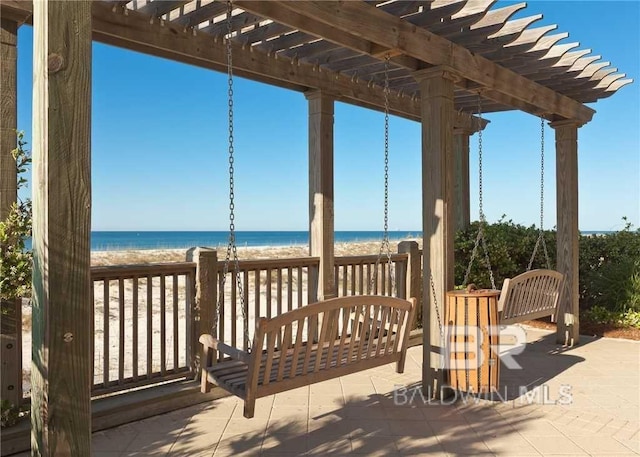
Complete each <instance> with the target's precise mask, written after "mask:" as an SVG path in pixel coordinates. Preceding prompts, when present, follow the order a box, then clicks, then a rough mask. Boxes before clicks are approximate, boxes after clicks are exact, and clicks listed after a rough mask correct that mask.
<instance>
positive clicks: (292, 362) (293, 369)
mask: <svg viewBox="0 0 640 457" xmlns="http://www.w3.org/2000/svg"><path fill="white" fill-rule="evenodd" d="M415 308H416V300H415V299H413V298H412V299H410V300H404V299H400V298H393V297H384V296H373V295H361V296H351V297H340V298H334V299H330V300H326V301H321V302H317V303H313V304H310V305H307V306H304V307H302V308H299V309H296V310H293V311H289V312H287V313H284V314H281V315H279V316H277V317H273V318H270V319H267V318H260V319H258V321H257V322H256V332H255V336H254V340H253V347H252V350H251V352H250V353H247V352H244V351H242V350H239V349H237V348H234V347H231V346H229V345H226V344H224V343H221V342H220V341H218V340H216V339H215V338H214V337H213V336H211V335H207V334H206V335H202V336H201V337H200V342H201V343H202V346H203V354H202V365H203V366H202V379H201V384H202V385H201V387H202V391H203V392H208V391H209V390H210V388H211V385H217V386H219V387H221V388H223V389H224V390H226V391H228V392H230V393H232V394H234V395H236V396H237V397H239V398H242V399H243V400H244V416H245V417H247V418H251V417H253V415H254V408H255V401H256V399H257V398H261V397H265V396H267V395H271V394H275V393H279V392H284V391H287V390H291V389H295V388H298V387H302V386H306V385H310V384H313V383H316V382H321V381H325V380H327V379H332V378H336V377H339V376H345V375H348V374H351V373H355V372H358V371H362V370H368V369H370V368H374V367H377V366H380V365H386V364H388V363H392V362H396V363H397V371H398V373H402V372H403V371H404V363H405V357H406V352H407V345H408V342H409V332H410V330H411V325H410V323H411V322H413V316H414V313H415ZM218 352H219V353H222V354H224V355H226V356H228V358H229V359H228V360H224V361H222V362H217V361H215V359H217V353H218Z"/></svg>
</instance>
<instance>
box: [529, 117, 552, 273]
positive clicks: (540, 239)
mask: <svg viewBox="0 0 640 457" xmlns="http://www.w3.org/2000/svg"><path fill="white" fill-rule="evenodd" d="M540 245H542V252H543V253H544V259H545V262H546V265H547V269H549V270H550V269H551V260H550V258H549V252H548V251H547V243H546V241H545V238H544V117H543V116H540V230H539V231H538V238H537V239H536V244H535V246H534V248H533V253H532V254H531V259H529V266H528V267H527V271H530V270H531V268H532V267H533V261H534V260H535V257H536V254H537V253H538V248H539V247H540Z"/></svg>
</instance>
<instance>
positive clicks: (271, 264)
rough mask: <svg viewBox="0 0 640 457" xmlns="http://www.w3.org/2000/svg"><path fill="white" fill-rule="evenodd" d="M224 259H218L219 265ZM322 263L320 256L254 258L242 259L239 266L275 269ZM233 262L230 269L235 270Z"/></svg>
mask: <svg viewBox="0 0 640 457" xmlns="http://www.w3.org/2000/svg"><path fill="white" fill-rule="evenodd" d="M222 263H223V262H222V261H218V264H219V265H222ZM319 263H320V258H319V257H296V258H285V259H252V260H240V261H239V262H238V266H239V267H240V271H245V270H267V269H272V270H275V269H277V268H289V267H291V268H297V267H313V266H317V265H319ZM233 270H234V267H233V264H230V265H229V271H233Z"/></svg>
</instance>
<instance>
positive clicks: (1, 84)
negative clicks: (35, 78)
mask: <svg viewBox="0 0 640 457" xmlns="http://www.w3.org/2000/svg"><path fill="white" fill-rule="evenodd" d="M17 42H18V23H17V22H15V21H12V20H9V19H7V18H1V19H0V58H1V61H0V68H1V69H2V71H1V72H0V78H1V80H0V221H4V220H5V219H6V218H7V216H8V215H9V210H10V209H11V205H12V204H13V203H14V202H15V201H16V200H17V197H18V192H17V191H18V187H17V185H18V172H17V168H16V161H15V160H14V159H13V155H12V151H13V150H14V149H15V148H16V128H17V84H16V81H17V79H16V78H17V52H16V45H17ZM2 309H3V316H2V319H1V324H2V325H1V329H0V344H1V345H2V346H1V347H0V357H1V364H2V365H1V367H2V368H1V370H0V384H1V385H2V386H1V387H2V388H1V390H0V398H2V399H3V400H8V401H9V403H11V404H12V405H16V406H17V405H19V404H20V403H21V402H22V299H20V298H19V299H16V300H9V301H6V302H3V303H2Z"/></svg>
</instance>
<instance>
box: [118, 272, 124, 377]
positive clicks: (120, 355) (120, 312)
mask: <svg viewBox="0 0 640 457" xmlns="http://www.w3.org/2000/svg"><path fill="white" fill-rule="evenodd" d="M118 319H119V322H118V323H119V333H118V340H119V341H118V343H119V344H118V384H122V381H123V380H124V341H125V335H124V322H125V315H124V279H122V278H119V279H118Z"/></svg>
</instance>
